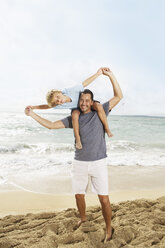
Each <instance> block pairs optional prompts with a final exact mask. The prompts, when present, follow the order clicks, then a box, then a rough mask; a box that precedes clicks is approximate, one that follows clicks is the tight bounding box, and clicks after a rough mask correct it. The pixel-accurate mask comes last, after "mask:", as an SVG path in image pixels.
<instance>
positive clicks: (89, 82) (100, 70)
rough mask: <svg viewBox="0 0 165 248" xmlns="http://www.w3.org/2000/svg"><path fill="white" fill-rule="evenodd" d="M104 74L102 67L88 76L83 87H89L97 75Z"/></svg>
mask: <svg viewBox="0 0 165 248" xmlns="http://www.w3.org/2000/svg"><path fill="white" fill-rule="evenodd" d="M101 74H102V68H100V69H99V70H98V71H97V72H96V73H95V74H94V75H92V76H91V77H89V78H87V79H86V80H85V81H84V82H82V85H83V87H84V88H85V87H87V86H88V85H89V84H91V83H92V82H93V81H94V80H95V79H96V78H97V77H99V76H100V75H101Z"/></svg>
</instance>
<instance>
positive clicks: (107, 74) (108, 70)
mask: <svg viewBox="0 0 165 248" xmlns="http://www.w3.org/2000/svg"><path fill="white" fill-rule="evenodd" d="M102 71H103V74H104V75H105V76H110V75H112V72H111V71H110V69H109V68H108V67H104V68H102Z"/></svg>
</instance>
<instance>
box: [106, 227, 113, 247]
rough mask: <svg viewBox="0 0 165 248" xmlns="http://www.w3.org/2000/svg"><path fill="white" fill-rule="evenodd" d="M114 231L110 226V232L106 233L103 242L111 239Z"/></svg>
mask: <svg viewBox="0 0 165 248" xmlns="http://www.w3.org/2000/svg"><path fill="white" fill-rule="evenodd" d="M113 233H114V228H113V227H111V231H110V233H107V234H106V236H105V239H104V244H105V243H107V242H108V241H110V240H111V239H112V235H113Z"/></svg>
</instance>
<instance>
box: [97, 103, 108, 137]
mask: <svg viewBox="0 0 165 248" xmlns="http://www.w3.org/2000/svg"><path fill="white" fill-rule="evenodd" d="M92 108H93V109H94V110H96V111H97V113H98V116H99V118H100V120H101V122H102V123H103V126H104V129H105V132H106V133H107V135H108V137H112V136H113V134H112V133H111V131H110V129H109V125H108V121H107V117H106V114H105V112H104V109H103V106H102V105H101V104H100V103H98V102H94V103H93V106H92Z"/></svg>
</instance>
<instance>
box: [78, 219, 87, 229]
mask: <svg viewBox="0 0 165 248" xmlns="http://www.w3.org/2000/svg"><path fill="white" fill-rule="evenodd" d="M85 221H86V220H79V221H78V223H77V225H78V227H80V226H81V224H82V223H84V222H85Z"/></svg>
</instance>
